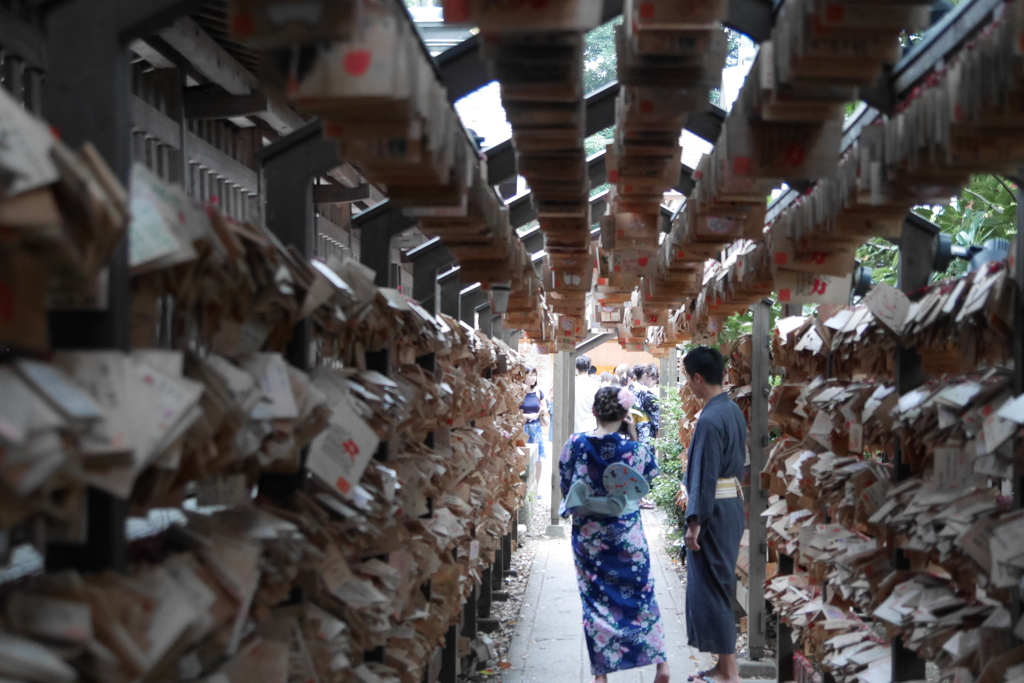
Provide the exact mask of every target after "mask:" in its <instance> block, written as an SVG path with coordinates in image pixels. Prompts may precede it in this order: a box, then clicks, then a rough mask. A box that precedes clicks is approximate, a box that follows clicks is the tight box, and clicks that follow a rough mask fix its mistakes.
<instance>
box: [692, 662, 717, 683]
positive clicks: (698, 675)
mask: <svg viewBox="0 0 1024 683" xmlns="http://www.w3.org/2000/svg"><path fill="white" fill-rule="evenodd" d="M717 675H718V665H717V664H715V665H714V666H713V667H711V668H710V669H705V670H704V671H694V672H693V673H692V674H690V675H689V676H687V677H686V680H688V681H695V680H703V681H710V680H711V677H712V676H717Z"/></svg>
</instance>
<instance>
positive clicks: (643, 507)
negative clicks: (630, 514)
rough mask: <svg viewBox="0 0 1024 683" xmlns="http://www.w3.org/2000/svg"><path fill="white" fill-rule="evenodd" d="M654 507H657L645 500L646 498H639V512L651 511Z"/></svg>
mask: <svg viewBox="0 0 1024 683" xmlns="http://www.w3.org/2000/svg"><path fill="white" fill-rule="evenodd" d="M655 507H657V506H656V505H655V504H654V503H652V502H651V501H649V500H647V499H646V498H641V499H640V509H641V510H653V509H654V508H655Z"/></svg>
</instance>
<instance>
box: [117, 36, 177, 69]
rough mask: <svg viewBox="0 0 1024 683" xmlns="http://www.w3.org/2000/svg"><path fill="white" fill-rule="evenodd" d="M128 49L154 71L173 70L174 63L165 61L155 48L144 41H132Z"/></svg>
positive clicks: (165, 58)
mask: <svg viewBox="0 0 1024 683" xmlns="http://www.w3.org/2000/svg"><path fill="white" fill-rule="evenodd" d="M128 48H129V49H130V50H131V51H132V52H134V53H135V54H136V55H137V56H138V57H141V58H142V59H144V60H146V62H147V63H148V64H149V65H150V66H152V67H153V68H154V69H173V68H174V62H172V61H171V60H169V59H167V57H165V56H164V54H163V53H162V52H160V51H159V50H157V49H156V48H155V47H153V46H152V45H150V44H149V43H148V42H146V41H145V40H142V39H139V40H133V41H132V42H131V43H130V44H129V45H128Z"/></svg>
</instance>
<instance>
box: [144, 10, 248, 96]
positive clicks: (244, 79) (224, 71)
mask: <svg viewBox="0 0 1024 683" xmlns="http://www.w3.org/2000/svg"><path fill="white" fill-rule="evenodd" d="M160 37H161V38H163V39H164V40H166V41H167V44H168V45H170V46H171V47H173V48H174V49H175V50H177V51H178V52H179V53H180V54H181V56H182V57H184V58H185V59H187V60H188V61H189V62H190V63H191V64H192V66H194V67H195V69H196V71H198V72H199V73H201V74H202V75H203V76H205V77H206V78H209V79H210V80H211V81H213V82H214V83H216V84H217V85H219V86H220V87H222V88H224V90H226V91H228V92H229V93H231V94H232V95H248V94H249V93H250V92H252V91H253V90H254V89H256V87H257V85H258V82H257V80H256V76H254V75H253V74H251V73H249V72H248V71H247V70H246V69H245V67H243V66H242V65H241V64H239V63H238V61H237V60H235V58H234V57H232V56H231V54H230V53H229V52H228V51H227V50H225V49H224V48H222V47H221V46H220V45H219V44H218V43H217V41H215V40H214V39H213V38H211V37H210V35H209V34H208V33H206V31H204V30H203V29H202V28H201V27H200V26H199V25H198V24H196V23H195V22H194V21H192V20H191V19H189V18H188V17H183V18H181V19H178V20H177V21H175V22H174V23H173V24H172V25H171V26H169V27H168V28H165V29H163V30H161V31H160Z"/></svg>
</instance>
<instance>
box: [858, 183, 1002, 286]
mask: <svg viewBox="0 0 1024 683" xmlns="http://www.w3.org/2000/svg"><path fill="white" fill-rule="evenodd" d="M914 213H916V214H917V215H919V216H921V217H923V218H927V219H928V220H930V221H932V222H933V223H935V224H936V225H938V226H939V229H940V230H941V231H942V232H943V233H944V234H947V235H949V236H950V238H951V239H952V240H953V244H956V245H960V246H964V247H967V246H971V245H975V244H977V245H980V244H982V243H984V242H985V240H988V239H992V238H993V237H1002V238H1005V239H1010V238H1011V237H1013V236H1014V235H1015V234H1016V233H1017V224H1016V216H1017V196H1016V187H1015V186H1014V185H1013V183H1011V182H1010V181H1009V180H1006V179H1005V178H1002V177H1000V176H997V175H977V176H974V177H972V178H971V182H970V183H968V185H967V187H965V188H964V190H963V192H961V193H960V196H959V197H954V198H953V199H951V200H950V202H949V204H946V205H940V206H918V207H915V208H914ZM899 253H900V252H899V247H898V246H897V245H895V244H893V243H891V242H889V241H888V240H885V239H882V238H880V237H876V238H873V239H871V240H868V242H867V243H866V244H865V245H864V246H862V247H861V248H860V249H858V250H857V259H858V260H859V261H860V262H861V263H862V264H863V265H864V266H867V267H869V268H871V269H872V277H873V278H874V280H875V282H885V283H888V284H890V285H895V284H896V279H897V274H898V264H899ZM965 272H967V262H966V261H961V260H956V261H953V263H952V264H951V265H950V267H949V269H948V270H947V271H946V272H944V273H936V274H935V275H934V276H933V279H934V280H945V279H947V278H954V277H959V276H961V275H963V274H964V273H965Z"/></svg>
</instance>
